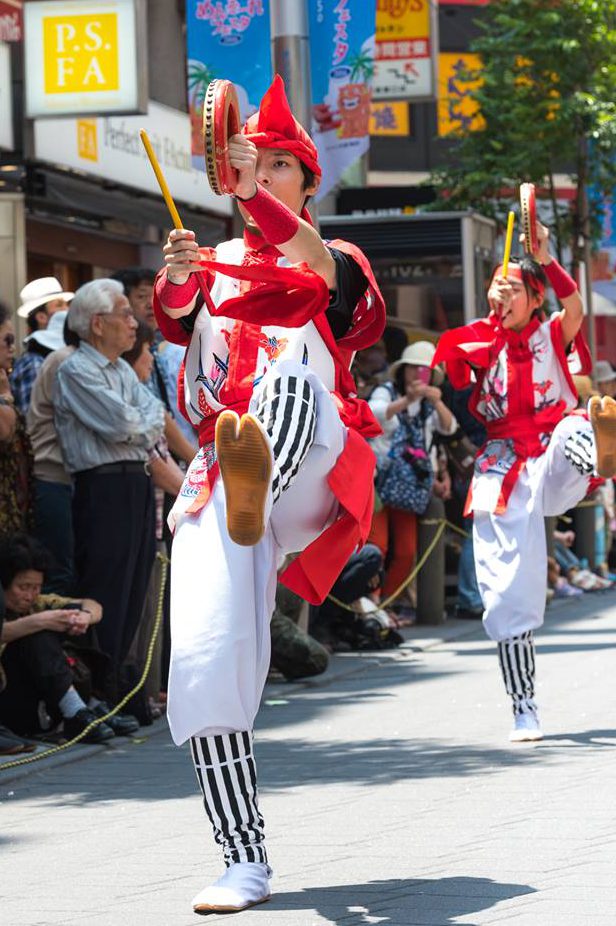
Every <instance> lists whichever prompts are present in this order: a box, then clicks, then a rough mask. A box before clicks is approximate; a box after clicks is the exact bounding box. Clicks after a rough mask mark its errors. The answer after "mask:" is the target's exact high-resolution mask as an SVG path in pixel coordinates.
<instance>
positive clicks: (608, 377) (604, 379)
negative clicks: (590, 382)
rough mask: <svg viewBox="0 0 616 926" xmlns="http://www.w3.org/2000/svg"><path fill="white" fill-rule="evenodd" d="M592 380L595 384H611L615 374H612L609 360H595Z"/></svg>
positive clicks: (615, 377)
mask: <svg viewBox="0 0 616 926" xmlns="http://www.w3.org/2000/svg"><path fill="white" fill-rule="evenodd" d="M594 378H595V382H597V383H611V382H612V381H613V380H615V379H616V373H614V370H613V369H612V364H611V363H610V362H609V360H597V362H596V364H595V376H594Z"/></svg>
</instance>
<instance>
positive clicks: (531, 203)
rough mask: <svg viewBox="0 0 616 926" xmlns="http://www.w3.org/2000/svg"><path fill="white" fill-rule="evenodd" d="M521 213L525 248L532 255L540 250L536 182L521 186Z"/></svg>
mask: <svg viewBox="0 0 616 926" xmlns="http://www.w3.org/2000/svg"><path fill="white" fill-rule="evenodd" d="M520 215H521V217H522V231H523V232H524V250H525V251H526V253H527V254H530V255H531V257H532V256H533V255H534V254H536V253H537V251H538V250H539V240H538V238H537V205H536V200H535V184H534V183H523V184H522V185H521V186H520Z"/></svg>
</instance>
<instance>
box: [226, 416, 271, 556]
mask: <svg viewBox="0 0 616 926" xmlns="http://www.w3.org/2000/svg"><path fill="white" fill-rule="evenodd" d="M216 456H217V458H218V464H219V466H220V475H221V477H222V481H223V485H224V488H225V498H226V502H227V530H228V531H229V537H230V538H231V540H233V542H234V543H237V544H239V545H240V546H243V547H252V546H254V545H255V544H257V543H258V542H259V541H260V540H261V538H262V537H263V534H264V533H265V518H264V515H265V504H266V501H267V493H268V491H269V486H270V481H271V476H272V455H271V451H270V447H269V443H268V440H267V437H266V436H265V434H264V433H263V431H262V430H261V426H260V424H259V423H258V421H257V420H256V419H255V418H253V417H252V415H242V417H241V419H240V418H239V417H238V415H237V414H236V413H235V412H233V411H229V410H226V411H224V412H222V414H221V415H220V416H219V418H218V421H217V422H216Z"/></svg>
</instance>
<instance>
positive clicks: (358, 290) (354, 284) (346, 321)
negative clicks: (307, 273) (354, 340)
mask: <svg viewBox="0 0 616 926" xmlns="http://www.w3.org/2000/svg"><path fill="white" fill-rule="evenodd" d="M328 250H329V252H330V254H331V255H332V257H333V258H334V261H335V264H336V289H335V290H334V289H330V291H329V306H328V307H327V309H326V310H325V315H326V317H327V321H328V322H329V326H330V328H331V329H332V334H333V335H334V338H335V339H336V341H340V340H341V339H342V338H343V337H344V336H345V334H346V333H347V332H348V330H349V328H350V327H351V323H352V321H353V311H354V309H355V306H356V305H357V303H358V302H359V300H360V299H361V297H362V296H363V295H364V293H365V292H366V290H367V289H368V280H367V279H366V276H365V274H364V271H363V270H362V269H361V267H360V266H359V264H358V263H357V261H356V260H354V259H353V258H352V257H351V256H350V255H349V254H345V253H344V252H343V251H338V250H337V249H336V248H332V247H328ZM202 305H203V296H202V295H201V293H199V294H198V295H197V303H196V305H195V308H194V309H193V310H192V312H191V313H190V315H185V316H184V317H183V318H180V319H179V321H180V322H181V324H182V327H183V328H184V330H185V331H187V332H188V333H189V334H192V332H193V329H194V327H195V322H196V320H197V315H198V314H199V312H200V310H201V307H202Z"/></svg>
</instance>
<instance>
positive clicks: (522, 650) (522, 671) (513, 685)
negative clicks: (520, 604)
mask: <svg viewBox="0 0 616 926" xmlns="http://www.w3.org/2000/svg"><path fill="white" fill-rule="evenodd" d="M498 658H499V662H500V667H501V671H502V673H503V679H504V681H505V689H506V691H507V694H508V695H510V697H511V700H512V701H513V713H514V714H515V715H516V716H517V715H518V714H528V713H530V712H531V711H535V710H536V709H537V705H536V704H535V641H534V638H533V632H532V630H528V631H527V632H526V633H523V634H522V635H521V636H519V637H511V638H510V639H509V640H502V641H501V642H500V643H499V644H498Z"/></svg>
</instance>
